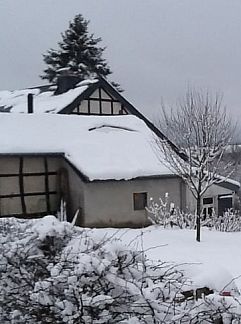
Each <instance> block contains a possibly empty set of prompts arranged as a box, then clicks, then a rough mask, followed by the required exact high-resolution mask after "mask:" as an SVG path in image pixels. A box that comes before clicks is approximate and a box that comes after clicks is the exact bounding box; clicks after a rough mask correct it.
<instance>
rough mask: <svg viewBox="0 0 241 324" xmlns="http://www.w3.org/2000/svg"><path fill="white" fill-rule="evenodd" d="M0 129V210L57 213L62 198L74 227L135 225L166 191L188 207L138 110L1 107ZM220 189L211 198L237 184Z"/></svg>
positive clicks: (144, 219) (190, 200) (188, 199)
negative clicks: (96, 112)
mask: <svg viewBox="0 0 241 324" xmlns="http://www.w3.org/2000/svg"><path fill="white" fill-rule="evenodd" d="M0 128H1V137H0V215H1V216H10V215H15V216H19V217H33V216H41V215H46V214H55V213H56V211H57V209H58V208H59V204H60V199H61V198H63V199H64V200H65V201H66V203H67V212H68V217H69V220H71V219H72V217H73V215H74V214H75V212H76V211H77V210H79V211H80V213H79V219H78V224H80V225H84V226H132V227H134V226H143V225H146V224H147V215H146V210H145V206H146V205H147V204H148V201H149V198H150V197H152V198H153V199H154V200H158V198H159V197H160V196H162V197H163V196H164V195H165V193H166V192H169V195H170V197H171V199H172V201H173V202H174V203H175V205H177V206H180V208H185V207H186V206H190V207H192V204H193V198H192V197H191V196H190V194H189V193H188V191H187V189H186V186H185V185H184V183H183V182H182V180H181V179H180V178H179V177H177V176H176V175H174V174H173V173H172V172H171V171H170V170H169V169H168V167H167V166H165V165H164V164H162V163H160V161H159V158H158V157H157V155H156V153H155V145H156V141H155V139H154V136H155V135H154V133H153V132H152V130H150V128H149V127H147V125H146V124H145V122H144V121H143V120H141V119H140V118H138V117H136V116H131V115H126V116H118V117H116V116H66V115H59V114H6V113H0ZM225 187H226V188H225ZM218 188H219V192H218V191H217V190H216V189H215V190H214V189H212V190H214V192H213V193H212V198H214V197H215V196H217V195H226V194H228V195H229V196H230V195H232V193H233V192H234V191H235V190H236V189H237V184H236V183H232V182H225V183H224V184H223V185H222V186H220V185H219V186H218ZM207 198H208V197H207ZM213 204H214V201H213Z"/></svg>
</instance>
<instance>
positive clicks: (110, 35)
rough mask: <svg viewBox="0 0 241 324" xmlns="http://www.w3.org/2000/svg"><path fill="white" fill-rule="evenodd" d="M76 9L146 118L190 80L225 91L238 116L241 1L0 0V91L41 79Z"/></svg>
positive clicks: (240, 100)
mask: <svg viewBox="0 0 241 324" xmlns="http://www.w3.org/2000/svg"><path fill="white" fill-rule="evenodd" d="M78 13H81V14H83V16H84V17H85V18H86V19H89V20H90V21H91V22H90V25H89V28H90V31H92V32H93V33H94V34H95V36H96V37H97V36H100V37H102V39H103V45H106V46H107V49H106V52H105V57H106V58H107V60H108V62H109V64H110V66H111V69H112V70H113V71H114V74H113V76H112V79H114V80H115V81H117V82H119V83H120V84H121V85H122V87H123V88H124V89H125V93H124V95H125V96H126V97H127V99H129V100H130V101H131V102H132V103H133V104H134V105H136V107H137V108H138V109H140V110H141V111H142V112H143V113H145V114H146V115H147V116H148V117H150V118H153V116H154V115H155V114H156V112H157V111H158V109H159V107H160V103H161V100H162V98H163V100H164V101H165V102H168V103H175V101H176V99H178V98H179V97H180V96H182V95H183V94H184V93H185V91H186V89H187V87H188V86H195V87H198V88H205V89H206V88H208V89H210V90H211V91H219V92H221V93H223V94H224V102H225V103H226V104H227V109H228V111H229V112H230V113H231V114H232V115H233V116H237V115H238V117H241V33H240V31H241V1H240V0H199V1H197V0H145V1H144V0H85V1H83V0H40V1H37V0H0V30H1V32H0V45H1V46H0V48H1V51H0V89H16V88H23V87H27V86H33V85H38V84H41V83H42V81H41V80H40V79H39V78H38V76H39V75H40V74H41V72H42V70H43V67H44V65H43V60H42V56H41V54H42V53H44V52H46V50H47V49H48V48H50V47H53V48H56V44H57V41H58V40H60V32H62V31H64V30H65V29H66V28H67V26H68V21H69V20H71V19H72V18H73V17H74V15H75V14H78Z"/></svg>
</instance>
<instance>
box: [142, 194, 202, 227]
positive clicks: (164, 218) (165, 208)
mask: <svg viewBox="0 0 241 324" xmlns="http://www.w3.org/2000/svg"><path fill="white" fill-rule="evenodd" d="M146 210H147V212H148V219H149V220H150V222H151V223H152V224H153V225H162V226H163V227H164V228H166V227H173V226H178V227H179V228H191V229H193V228H194V227H195V224H196V218H195V216H194V215H192V214H191V213H184V212H182V211H181V210H180V209H179V208H178V207H175V205H174V203H172V202H169V195H168V193H166V194H165V198H164V199H162V198H161V197H160V198H159V203H157V202H155V201H154V200H153V198H150V203H149V205H148V207H146Z"/></svg>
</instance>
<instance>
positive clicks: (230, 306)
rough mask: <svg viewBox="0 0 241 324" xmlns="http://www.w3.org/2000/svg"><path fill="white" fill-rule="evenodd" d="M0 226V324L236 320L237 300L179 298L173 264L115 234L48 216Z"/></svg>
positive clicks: (178, 274)
mask: <svg viewBox="0 0 241 324" xmlns="http://www.w3.org/2000/svg"><path fill="white" fill-rule="evenodd" d="M0 230H1V234H0V287H1V289H0V323H1V324H5V323H13V324H17V323H18V324H19V323H24V324H25V323H26V324H28V323H29V324H30V323H31V324H35V323H36V324H38V323H39V324H47V323H56V324H58V323H68V324H75V323H94V324H95V323H123V324H124V323H126V324H140V323H149V324H154V323H157V324H158V323H162V324H164V323H167V324H168V323H172V324H174V323H214V321H215V320H216V319H217V318H221V317H222V316H223V318H224V317H225V318H226V322H225V323H233V324H234V323H240V322H239V319H238V318H239V317H238V312H239V306H238V301H234V300H233V299H232V298H231V299H225V298H224V297H220V296H218V295H215V294H213V295H209V296H207V297H206V298H205V299H204V298H202V299H199V300H197V301H195V300H186V299H185V298H183V295H182V294H181V293H182V291H183V289H184V287H186V286H187V285H189V284H190V283H189V281H187V280H186V278H185V275H184V273H183V272H182V271H180V268H179V267H178V266H175V265H174V264H167V263H162V262H159V263H157V262H155V263H152V262H151V261H149V260H147V259H146V257H145V254H144V252H143V251H135V250H134V251H133V250H131V249H129V248H127V247H125V246H123V245H120V243H119V241H117V240H116V239H115V238H114V237H111V238H107V237H106V238H104V239H103V238H102V239H100V238H97V237H95V236H94V234H93V233H92V231H91V230H83V229H79V228H76V227H74V226H72V225H71V224H68V223H65V222H59V221H58V220H57V219H56V218H54V217H53V216H47V217H44V218H43V219H40V220H35V221H30V220H29V221H23V220H16V219H14V218H12V219H2V220H0ZM188 289H191V286H188ZM235 303H236V304H237V305H236V304H235ZM234 313H235V314H236V313H237V315H234ZM235 318H236V319H235ZM234 319H235V320H236V322H235V321H234Z"/></svg>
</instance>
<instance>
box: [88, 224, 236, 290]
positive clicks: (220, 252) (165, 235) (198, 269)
mask: <svg viewBox="0 0 241 324" xmlns="http://www.w3.org/2000/svg"><path fill="white" fill-rule="evenodd" d="M93 231H94V233H95V234H96V235H98V236H99V235H100V236H101V237H102V236H109V235H110V236H112V235H113V234H114V233H115V235H114V236H113V237H114V238H119V239H120V240H121V241H122V242H123V243H125V244H127V245H129V246H133V248H138V249H141V248H142V246H143V248H144V250H146V254H147V256H148V257H149V258H150V259H155V260H158V259H159V260H163V261H174V262H178V263H181V264H183V263H184V264H186V263H190V265H182V267H183V268H184V269H185V270H186V271H187V272H188V273H190V275H191V276H195V280H198V281H199V282H200V281H202V280H203V281H205V277H207V276H208V274H210V276H209V277H212V278H215V281H216V283H217V286H218V287H219V288H220V289H222V288H223V287H222V285H223V283H224V282H223V280H224V281H225V279H226V280H227V278H229V276H228V274H227V276H226V273H225V272H226V270H227V272H229V273H230V275H231V276H232V278H234V277H239V276H241V233H240V232H235V233H226V232H217V231H214V230H212V231H210V230H208V229H206V228H203V229H202V232H201V235H202V236H201V242H200V243H198V242H196V241H195V231H194V230H185V229H183V230H180V229H163V228H160V227H155V226H150V227H147V228H144V229H120V230H116V229H112V228H111V229H94V230H93ZM193 263H195V264H193ZM197 264H200V266H199V265H197ZM199 276H200V278H197V277H199ZM235 281H236V284H237V286H238V288H239V289H240V290H241V277H240V278H237V279H236V280H235Z"/></svg>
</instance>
